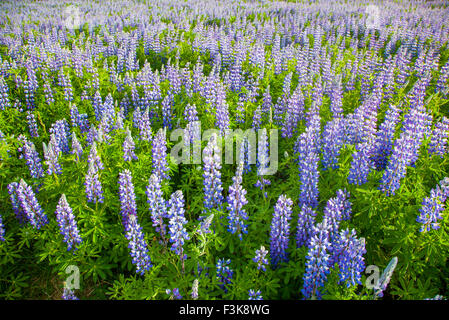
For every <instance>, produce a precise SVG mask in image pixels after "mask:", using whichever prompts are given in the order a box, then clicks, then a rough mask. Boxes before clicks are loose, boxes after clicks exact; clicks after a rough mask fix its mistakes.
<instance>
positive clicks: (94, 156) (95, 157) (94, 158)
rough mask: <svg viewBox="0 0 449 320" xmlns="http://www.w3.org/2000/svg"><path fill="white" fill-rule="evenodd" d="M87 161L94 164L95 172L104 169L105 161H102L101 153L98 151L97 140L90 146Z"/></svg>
mask: <svg viewBox="0 0 449 320" xmlns="http://www.w3.org/2000/svg"><path fill="white" fill-rule="evenodd" d="M87 163H88V164H89V165H91V164H92V165H93V167H94V169H95V172H98V171H99V170H103V169H104V166H103V162H101V159H100V155H99V154H98V152H97V144H96V143H95V142H94V143H92V147H91V148H90V152H89V156H88V157H87Z"/></svg>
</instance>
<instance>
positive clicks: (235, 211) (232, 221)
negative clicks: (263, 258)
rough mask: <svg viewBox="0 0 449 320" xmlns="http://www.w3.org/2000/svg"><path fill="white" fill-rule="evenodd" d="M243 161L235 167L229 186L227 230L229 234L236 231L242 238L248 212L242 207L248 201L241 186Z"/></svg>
mask: <svg viewBox="0 0 449 320" xmlns="http://www.w3.org/2000/svg"><path fill="white" fill-rule="evenodd" d="M242 173H243V163H242V162H240V164H239V165H238V167H237V172H236V174H235V177H233V178H232V181H233V184H232V185H230V186H229V195H228V199H227V200H228V210H229V215H228V221H229V224H228V231H229V232H230V233H231V234H234V233H237V235H238V236H239V239H240V240H242V233H245V234H246V233H248V230H247V225H246V224H245V221H246V220H248V214H247V212H246V210H245V209H244V208H243V206H245V205H246V204H247V203H248V200H246V198H245V195H246V190H245V189H243V187H242V185H241V184H242Z"/></svg>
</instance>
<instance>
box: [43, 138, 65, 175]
mask: <svg viewBox="0 0 449 320" xmlns="http://www.w3.org/2000/svg"><path fill="white" fill-rule="evenodd" d="M42 144H43V149H44V158H45V164H46V165H47V166H48V169H47V174H48V175H52V174H61V173H62V168H61V165H60V164H59V161H58V158H59V154H57V153H56V152H55V147H54V145H53V142H52V140H50V143H49V144H48V146H47V145H46V144H45V142H44V143H42Z"/></svg>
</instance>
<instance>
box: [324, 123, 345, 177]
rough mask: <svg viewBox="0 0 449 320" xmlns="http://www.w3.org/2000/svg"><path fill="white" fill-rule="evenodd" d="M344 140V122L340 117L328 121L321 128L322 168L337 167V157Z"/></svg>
mask: <svg viewBox="0 0 449 320" xmlns="http://www.w3.org/2000/svg"><path fill="white" fill-rule="evenodd" d="M343 142H344V123H343V120H342V119H341V118H334V119H333V120H331V121H329V122H328V123H327V124H326V126H325V127H324V130H323V137H322V145H321V150H322V155H323V160H322V162H321V163H322V164H323V167H324V169H329V168H332V169H338V157H339V156H340V150H341V148H342V146H343Z"/></svg>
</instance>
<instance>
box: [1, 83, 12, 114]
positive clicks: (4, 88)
mask: <svg viewBox="0 0 449 320" xmlns="http://www.w3.org/2000/svg"><path fill="white" fill-rule="evenodd" d="M8 91H9V88H8V85H7V84H6V82H5V80H4V79H3V77H0V110H5V109H6V108H9V107H11V102H10V101H9V95H8Z"/></svg>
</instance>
